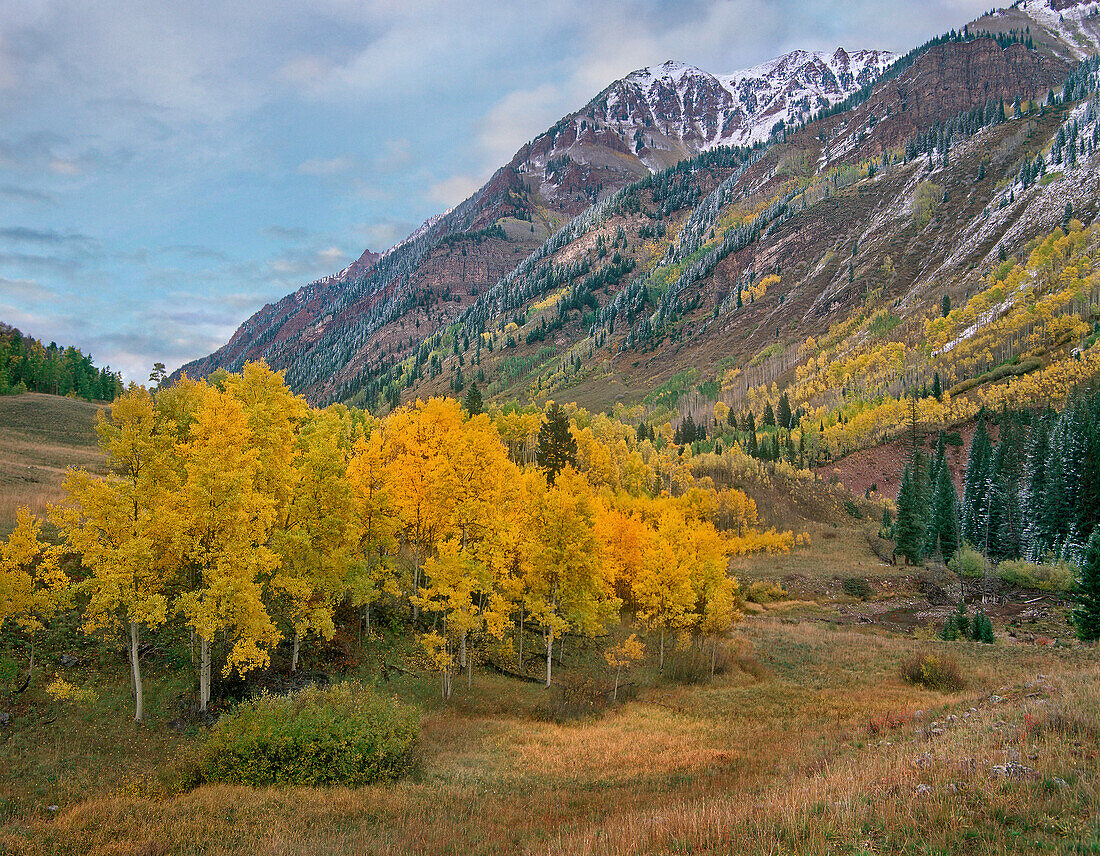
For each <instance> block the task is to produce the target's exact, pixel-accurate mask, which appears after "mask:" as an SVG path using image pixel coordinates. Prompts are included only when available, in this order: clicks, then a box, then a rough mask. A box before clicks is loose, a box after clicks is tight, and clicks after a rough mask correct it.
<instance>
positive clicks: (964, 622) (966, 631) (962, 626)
mask: <svg viewBox="0 0 1100 856" xmlns="http://www.w3.org/2000/svg"><path fill="white" fill-rule="evenodd" d="M948 620H949V621H951V622H953V623H954V625H955V636H956V638H958V637H960V636H961V637H962V638H964V639H965V638H966V637H967V636H969V635H970V616H969V615H968V614H967V611H966V599H965V598H964V597H963V596H962V595H959V605H958V607H956V609H955V614H954V615H952V616H951V617H950V618H949V619H948Z"/></svg>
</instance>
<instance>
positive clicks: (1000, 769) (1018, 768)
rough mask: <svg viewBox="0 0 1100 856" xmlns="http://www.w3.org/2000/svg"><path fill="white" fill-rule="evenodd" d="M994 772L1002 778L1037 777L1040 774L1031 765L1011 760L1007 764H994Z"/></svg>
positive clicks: (997, 776)
mask: <svg viewBox="0 0 1100 856" xmlns="http://www.w3.org/2000/svg"><path fill="white" fill-rule="evenodd" d="M991 769H992V773H993V775H994V777H996V778H1000V779H1037V778H1039V774H1038V773H1036V772H1035V771H1034V770H1033V769H1032V768H1031V767H1027V766H1025V765H1023V764H1018V763H1016V762H1015V761H1009V762H1008V763H1007V764H994V765H993V767H992V768H991Z"/></svg>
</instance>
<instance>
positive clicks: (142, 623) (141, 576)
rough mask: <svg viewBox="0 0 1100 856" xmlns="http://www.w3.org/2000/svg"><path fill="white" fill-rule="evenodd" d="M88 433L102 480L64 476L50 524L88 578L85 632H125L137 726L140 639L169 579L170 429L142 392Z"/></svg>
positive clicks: (124, 399) (157, 613)
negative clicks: (93, 436) (100, 455)
mask: <svg viewBox="0 0 1100 856" xmlns="http://www.w3.org/2000/svg"><path fill="white" fill-rule="evenodd" d="M96 430H97V433H98V434H99V445H100V448H101V449H102V450H103V452H104V454H105V455H106V456H107V462H108V466H109V468H110V473H109V475H108V476H107V477H106V478H99V477H96V476H93V475H90V474H89V473H87V472H84V471H81V470H73V471H71V472H70V474H69V477H68V479H67V480H66V482H65V491H66V495H67V502H66V504H65V505H63V506H60V507H56V508H54V509H53V512H52V515H51V516H52V518H53V521H54V523H55V524H56V525H57V527H58V530H59V532H60V534H61V537H62V539H63V540H64V542H65V544H66V545H67V546H68V548H69V549H70V550H72V551H73V552H74V553H77V554H79V556H80V560H81V564H82V566H83V567H84V569H85V571H86V572H87V573H88V576H87V578H86V579H85V580H84V581H82V582H81V583H80V589H81V591H83V592H84V593H85V594H87V596H88V606H87V608H86V609H85V612H84V630H85V632H87V633H92V634H95V633H99V634H113V633H115V632H117V631H118V630H119V629H120V628H121V627H125V628H126V629H127V631H128V633H129V637H130V640H129V641H130V644H129V650H130V673H131V679H132V681H133V689H134V719H135V721H137V722H141V721H142V720H143V719H144V715H145V704H144V701H145V694H144V686H143V682H142V675H141V658H140V656H139V647H140V641H141V640H140V637H141V632H142V630H143V628H154V627H157V626H159V625H160V624H163V623H164V621H165V618H166V617H167V609H168V598H169V587H170V585H171V583H172V582H173V576H174V569H173V567H172V562H171V558H170V551H169V544H170V542H171V537H172V533H171V531H170V529H169V526H168V521H169V519H170V516H171V515H170V514H169V512H168V508H169V505H170V503H172V502H173V501H174V496H175V491H176V489H177V487H178V479H177V473H176V469H175V466H174V463H175V462H174V457H175V436H174V426H172V425H166V424H165V421H164V419H163V417H161V416H160V415H159V414H158V412H157V410H156V408H155V407H154V405H153V398H152V396H151V395H150V394H149V393H148V392H146V390H145V389H143V388H141V387H131V389H130V390H129V391H127V392H126V393H125V394H124V395H122V396H120V397H119V398H117V399H115V402H114V403H113V404H112V405H111V411H110V417H109V419H100V421H99V423H98V424H97V426H96Z"/></svg>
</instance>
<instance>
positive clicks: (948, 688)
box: [901, 653, 965, 693]
mask: <svg viewBox="0 0 1100 856" xmlns="http://www.w3.org/2000/svg"><path fill="white" fill-rule="evenodd" d="M901 676H902V678H904V679H905V680H906V681H908V682H909V683H911V684H915V685H917V686H922V687H927V688H928V689H931V690H938V691H939V692H942V693H954V692H958V691H959V690H961V689H962V688H963V686H964V685H965V684H964V683H963V679H962V672H961V671H960V670H959V664H958V661H957V660H955V658H954V657H949V656H946V655H944V654H928V653H925V654H916V655H914V656H912V657H910V658H909V659H907V660H905V661H904V662H903V663H902V664H901Z"/></svg>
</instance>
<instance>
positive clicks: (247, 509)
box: [173, 387, 279, 712]
mask: <svg viewBox="0 0 1100 856" xmlns="http://www.w3.org/2000/svg"><path fill="white" fill-rule="evenodd" d="M180 454H181V456H182V457H183V460H184V466H183V469H184V474H185V478H184V481H183V484H182V485H181V488H180V490H179V492H178V494H177V497H176V502H177V505H176V511H175V514H174V515H173V517H174V518H175V519H174V520H173V527H174V530H175V540H176V552H177V554H178V555H179V557H180V560H181V562H182V565H183V570H184V574H185V589H184V591H183V592H182V593H181V594H180V595H179V597H178V598H177V600H176V603H175V607H176V609H177V610H178V611H179V612H180V613H182V614H183V616H184V618H185V619H186V621H187V623H188V625H189V626H190V627H191V628H192V629H193V630H194V631H195V633H196V635H197V636H198V637H199V644H200V663H199V709H200V710H201V711H203V712H205V711H206V710H207V709H208V706H209V703H210V685H211V644H212V643H213V641H214V637H215V635H216V634H218V633H224V634H225V635H226V638H227V640H228V641H229V642H231V643H232V648H231V649H230V651H229V655H228V657H227V659H226V664H225V667H224V669H223V673H224V674H226V675H228V674H229V673H230V672H231V671H233V670H234V669H236V670H237V672H238V673H240V674H244V673H246V672H248V671H249V670H250V669H252V668H257V667H262V666H265V665H267V663H268V660H269V655H268V649H269V648H270V647H271V646H273V645H274V644H275V643H276V642H278V640H279V632H278V630H277V628H276V627H275V624H274V623H273V622H272V620H271V617H270V616H269V615H268V613H267V609H266V608H265V606H264V603H263V597H262V594H263V584H262V577H263V576H266V575H268V574H270V573H271V572H273V571H274V570H275V569H276V568H277V567H278V564H279V559H278V557H277V556H276V555H275V553H274V552H272V550H271V549H270V548H269V547H268V546H267V542H268V537H269V532H270V529H271V524H272V518H273V516H274V512H275V504H276V503H275V501H274V500H273V499H271V498H269V497H267V496H264V495H263V494H262V493H261V492H260V491H259V490H258V489H257V480H258V478H259V471H260V464H259V452H258V451H257V450H256V449H255V448H253V447H252V434H251V432H250V431H249V428H248V417H247V414H246V413H245V410H244V408H243V407H242V405H241V404H240V402H238V401H237V400H236V399H234V398H233V397H232V396H230V395H229V394H227V393H223V392H221V391H219V390H218V389H216V388H213V387H208V388H207V389H206V390H205V392H204V395H203V401H202V404H201V405H200V406H199V408H198V410H197V411H196V413H195V418H194V421H193V422H192V424H191V429H190V432H189V435H188V439H187V442H186V443H184V444H182V446H181V447H180Z"/></svg>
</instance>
